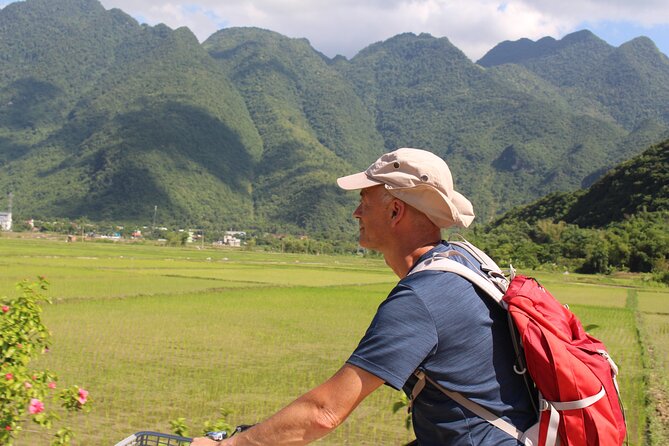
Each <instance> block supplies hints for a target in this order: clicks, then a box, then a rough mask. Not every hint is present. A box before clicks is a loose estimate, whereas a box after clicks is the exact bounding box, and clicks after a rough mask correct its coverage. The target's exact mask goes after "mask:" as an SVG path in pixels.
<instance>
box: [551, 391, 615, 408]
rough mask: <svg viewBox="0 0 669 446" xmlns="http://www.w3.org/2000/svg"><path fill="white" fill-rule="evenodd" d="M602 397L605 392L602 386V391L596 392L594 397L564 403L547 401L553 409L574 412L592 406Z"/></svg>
mask: <svg viewBox="0 0 669 446" xmlns="http://www.w3.org/2000/svg"><path fill="white" fill-rule="evenodd" d="M604 395H606V390H605V389H604V386H602V390H600V391H599V392H597V393H596V394H595V395H592V396H589V397H587V398H583V399H582V400H576V401H566V402H557V401H556V402H553V401H548V404H550V406H551V407H555V408H556V409H557V410H576V409H585V408H586V407H588V406H592V405H593V404H595V403H596V402H597V401H599V400H601V399H602V398H603V397H604Z"/></svg>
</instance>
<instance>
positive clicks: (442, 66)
mask: <svg viewBox="0 0 669 446" xmlns="http://www.w3.org/2000/svg"><path fill="white" fill-rule="evenodd" d="M563 40H566V41H570V40H578V36H574V37H569V36H568V37H565V39H563ZM586 48H587V45H586ZM523 50H524V49H523ZM575 51H576V53H578V54H579V55H580V54H581V53H584V55H583V57H586V56H587V52H586V51H585V50H583V49H579V48H577V49H575ZM520 52H522V51H520ZM509 58H511V56H509ZM572 58H573V60H574V64H576V65H578V64H579V63H580V56H579V57H577V56H576V55H573V56H572ZM652 63H654V60H651V61H649V62H648V63H647V65H651V64H652ZM336 67H337V68H338V69H339V70H340V71H341V72H342V73H344V75H345V76H347V78H349V79H350V80H351V82H352V83H353V85H355V87H356V90H357V92H358V94H359V95H360V97H362V98H363V100H364V101H365V103H366V104H367V106H368V107H369V108H370V110H371V111H372V113H373V114H374V116H375V118H376V126H377V128H378V129H379V132H380V133H381V134H382V136H383V137H384V140H385V147H386V149H387V150H392V149H393V148H395V147H402V146H416V147H421V148H425V149H428V150H431V151H433V152H435V153H437V154H439V155H441V156H443V157H444V158H445V159H446V160H447V161H448V163H449V165H450V166H451V168H452V170H453V172H454V177H455V180H456V186H457V187H458V188H460V189H461V190H462V191H463V192H464V193H465V195H467V196H471V197H474V198H475V200H474V203H475V210H477V213H478V215H479V217H480V220H483V221H486V220H487V219H488V218H490V217H492V216H494V215H496V214H498V213H499V212H501V211H503V210H505V209H509V207H511V206H513V205H517V204H521V203H524V202H527V201H526V200H527V197H539V196H542V195H545V194H548V193H550V192H552V191H555V190H573V189H576V188H579V187H581V186H583V185H584V183H587V182H588V181H591V176H592V174H593V173H595V172H598V173H601V171H605V170H608V168H610V166H611V165H612V164H614V163H616V162H619V161H620V160H622V159H625V158H626V157H628V156H629V154H630V153H638V151H640V150H641V149H642V148H645V147H648V145H649V144H650V143H652V142H656V141H657V140H658V138H660V135H663V134H666V132H667V123H668V122H669V121H667V120H665V121H654V122H653V123H650V122H646V120H644V121H639V122H637V123H636V126H637V128H635V129H634V130H632V131H631V130H628V129H626V128H625V126H624V125H623V123H620V122H617V121H616V120H615V119H611V118H610V117H608V116H606V117H605V116H601V115H597V114H591V113H586V112H585V111H583V110H582V109H579V108H575V107H574V106H572V105H571V104H570V100H569V92H568V91H566V90H565V88H563V87H562V86H561V85H559V84H556V83H555V82H554V80H553V79H549V78H544V77H541V76H539V75H537V74H536V73H534V72H532V71H531V70H528V69H527V68H526V67H524V66H522V65H518V64H504V65H500V66H492V67H489V68H482V66H481V65H478V64H474V63H472V62H471V61H470V60H469V59H467V57H466V56H465V55H464V54H463V53H462V52H461V51H460V50H458V49H457V48H456V47H455V46H453V45H452V44H451V43H450V42H449V41H448V39H446V38H441V39H437V38H434V37H432V36H430V35H428V34H421V35H419V36H416V35H413V34H404V35H399V36H396V37H393V38H391V39H389V40H387V41H385V42H380V43H377V44H375V45H372V46H370V47H368V48H366V49H365V50H363V51H361V52H360V53H359V54H358V55H356V56H355V57H354V58H353V59H352V60H351V61H350V62H349V63H345V62H342V61H339V62H338V63H337V64H336ZM661 73H664V72H662V71H661ZM667 73H669V71H667ZM662 79H664V78H662ZM584 88H585V87H584ZM658 88H661V87H658ZM637 93H638V94H639V95H641V94H646V92H645V90H643V91H642V90H639V91H638V92H637ZM665 105H666V104H659V105H658V106H657V107H656V108H658V109H660V108H661V107H664V106H665ZM473 172H475V174H472V173H473Z"/></svg>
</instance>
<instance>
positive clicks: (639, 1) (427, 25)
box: [0, 0, 669, 61]
mask: <svg viewBox="0 0 669 446" xmlns="http://www.w3.org/2000/svg"><path fill="white" fill-rule="evenodd" d="M9 3H12V2H11V1H5V0H0V7H4V6H5V5H7V4H9ZM101 3H102V5H103V6H104V7H105V8H106V9H111V8H119V9H122V10H123V11H125V12H126V13H127V14H129V15H131V16H132V17H134V18H135V19H136V20H137V21H139V22H140V23H146V24H148V25H156V24H158V23H164V24H166V25H168V26H169V27H171V28H174V29H176V28H178V27H181V26H186V27H188V28H190V30H191V31H193V33H194V34H195V35H196V36H197V37H198V39H199V40H200V41H201V42H202V41H204V40H206V39H207V37H209V36H210V35H211V34H213V33H214V32H216V31H218V30H220V29H223V28H228V27H234V26H255V27H259V28H265V29H269V30H272V31H276V32H278V33H281V34H283V35H285V36H288V37H295V38H307V39H308V40H309V41H310V43H311V45H312V47H314V48H315V49H316V50H318V51H320V52H321V53H323V54H325V55H326V56H329V57H334V56H336V55H337V54H341V55H343V56H346V57H348V58H351V57H353V56H355V54H356V53H358V52H359V51H360V50H362V49H363V48H365V47H366V46H368V45H370V44H372V43H375V42H379V41H382V40H386V39H388V38H390V37H392V36H394V35H397V34H400V33H404V32H413V33H416V34H419V33H429V34H431V35H433V36H434V37H447V38H448V39H449V40H450V41H451V43H453V44H454V45H455V46H456V47H458V48H459V49H460V50H462V51H463V52H464V53H465V54H466V55H467V56H468V57H469V58H470V59H471V60H473V61H476V60H478V59H480V58H481V57H482V56H483V55H484V54H485V53H486V52H487V51H489V50H490V49H492V48H493V47H494V46H495V45H496V44H498V43H500V42H503V41H505V40H511V41H513V40H518V39H520V38H524V37H525V38H529V39H531V40H538V39H540V38H542V37H546V36H550V37H553V38H555V39H560V38H562V37H563V36H565V35H567V34H569V33H571V32H574V31H578V30H582V29H589V30H590V31H592V32H593V33H594V34H596V35H597V36H599V37H600V38H602V39H604V40H605V41H607V42H608V43H609V44H611V45H613V46H616V47H617V46H619V45H621V44H622V43H625V42H627V41H629V40H632V39H633V38H635V37H638V36H646V37H649V38H650V39H651V40H653V41H654V42H655V44H656V45H657V46H658V48H659V49H660V51H662V52H663V53H664V54H665V55H669V3H668V2H667V0H558V1H556V0H185V1H182V0H167V1H159V0H101Z"/></svg>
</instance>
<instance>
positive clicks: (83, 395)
mask: <svg viewBox="0 0 669 446" xmlns="http://www.w3.org/2000/svg"><path fill="white" fill-rule="evenodd" d="M87 400H88V390H84V389H79V397H78V398H77V401H79V404H81V405H83V404H86V401H87Z"/></svg>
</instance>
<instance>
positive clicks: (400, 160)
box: [337, 148, 474, 228]
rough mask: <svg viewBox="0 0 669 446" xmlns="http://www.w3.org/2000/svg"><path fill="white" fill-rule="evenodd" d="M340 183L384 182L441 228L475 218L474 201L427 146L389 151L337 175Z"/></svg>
mask: <svg viewBox="0 0 669 446" xmlns="http://www.w3.org/2000/svg"><path fill="white" fill-rule="evenodd" d="M337 184H338V185H339V187H341V188H342V189H345V190H355V189H364V188H366V187H372V186H378V185H380V184H383V185H385V187H386V189H387V190H388V192H389V193H390V194H391V195H392V196H394V197H395V198H398V199H400V200H402V201H404V202H405V203H407V204H409V205H411V206H413V207H414V208H416V209H418V210H419V211H421V212H422V213H424V214H425V215H426V216H427V217H428V218H429V219H430V220H431V221H432V222H433V223H434V224H435V225H437V226H439V227H440V228H448V227H451V226H460V227H463V228H466V227H467V226H469V225H470V224H471V222H472V221H473V220H474V209H473V207H472V204H471V203H470V202H469V200H467V198H465V197H464V195H462V194H460V193H458V192H456V191H455V190H454V189H453V177H452V176H451V170H450V169H449V168H448V165H447V164H446V162H444V160H442V159H441V158H440V157H438V156H437V155H435V154H434V153H431V152H428V151H426V150H421V149H411V148H402V149H397V150H395V151H394V152H390V153H386V154H385V155H383V156H381V158H379V159H378V160H376V161H375V162H374V164H372V165H371V166H369V168H367V170H365V171H364V172H359V173H355V174H353V175H348V176H345V177H341V178H338V179H337Z"/></svg>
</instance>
